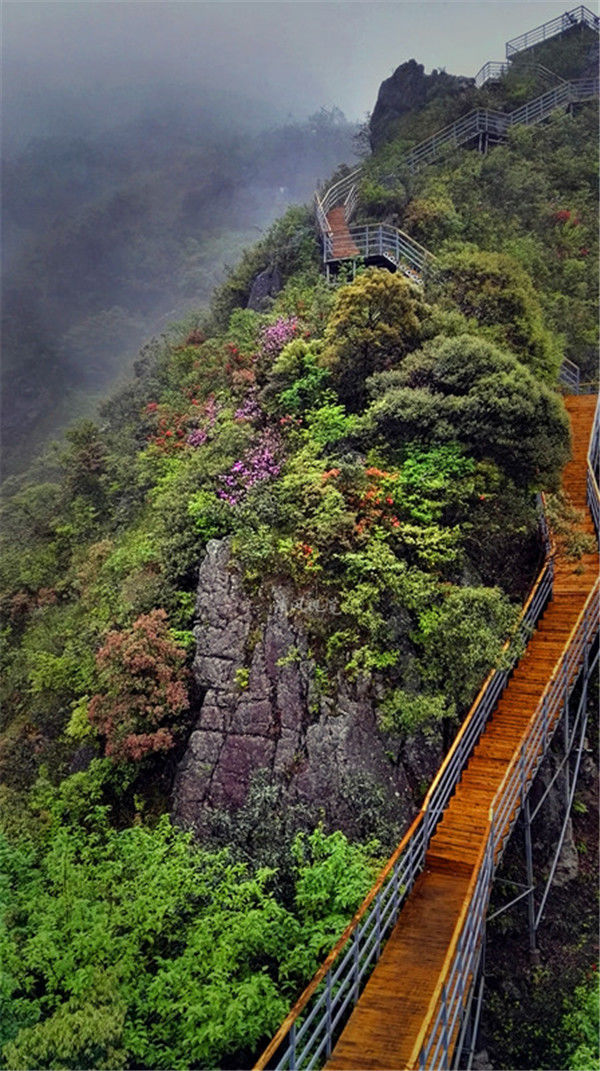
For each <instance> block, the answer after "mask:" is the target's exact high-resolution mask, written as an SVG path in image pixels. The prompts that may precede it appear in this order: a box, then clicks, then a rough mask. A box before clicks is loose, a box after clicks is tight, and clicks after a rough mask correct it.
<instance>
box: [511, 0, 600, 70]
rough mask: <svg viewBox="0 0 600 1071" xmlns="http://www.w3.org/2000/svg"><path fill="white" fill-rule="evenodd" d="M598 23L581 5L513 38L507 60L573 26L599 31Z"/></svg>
mask: <svg viewBox="0 0 600 1071" xmlns="http://www.w3.org/2000/svg"><path fill="white" fill-rule="evenodd" d="M598 21H599V20H598V16H597V15H594V14H593V12H591V11H590V10H589V9H588V8H587V7H584V6H583V4H580V5H579V6H578V7H574V8H572V10H571V11H565V12H564V14H563V15H558V16H557V17H556V18H555V19H550V20H549V21H548V22H543V23H542V24H541V26H536V27H535V29H533V30H528V31H527V33H522V34H520V35H519V37H513V38H512V40H511V41H507V42H506V58H507V59H510V57H511V56H514V55H515V53H517V52H523V51H524V50H525V49H527V48H533V46H534V45H539V44H541V42H542V41H547V40H548V39H549V38H550V37H556V36H557V35H558V34H561V33H565V32H566V31H567V30H570V29H571V28H572V27H573V26H584V25H585V26H588V27H589V28H590V29H592V30H596V31H598Z"/></svg>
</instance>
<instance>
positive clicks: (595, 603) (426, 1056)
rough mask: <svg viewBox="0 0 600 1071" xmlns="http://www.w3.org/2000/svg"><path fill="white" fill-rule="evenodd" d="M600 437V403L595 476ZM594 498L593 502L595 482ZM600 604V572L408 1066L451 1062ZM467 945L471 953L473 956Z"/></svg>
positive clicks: (481, 865)
mask: <svg viewBox="0 0 600 1071" xmlns="http://www.w3.org/2000/svg"><path fill="white" fill-rule="evenodd" d="M599 439H600V410H599V408H598V406H597V407H596V413H595V416H594V424H593V429H592V435H591V438H590V448H589V452H588V474H589V472H590V470H591V471H593V460H592V459H593V458H594V456H595V455H596V454H597V453H598V452H599V450H600V445H599ZM592 494H593V497H594V498H595V505H596V510H597V511H598V510H599V509H600V491H599V490H598V484H597V482H595V481H594V485H593V490H592ZM588 503H589V504H590V508H591V507H592V503H591V500H590V488H589V485H588ZM599 610H600V578H597V579H596V582H595V584H594V586H593V588H592V590H591V592H590V594H589V595H588V598H587V599H586V602H585V605H584V607H583V609H582V610H581V613H580V614H579V617H578V618H577V621H576V623H575V625H574V626H573V628H572V630H571V632H570V634H569V637H568V639H567V642H566V644H565V646H564V647H563V651H562V653H561V655H560V657H559V659H558V660H557V662H556V663H555V666H554V669H553V670H552V673H551V674H550V678H549V680H548V682H547V684H546V686H545V688H544V690H543V693H542V695H541V696H540V699H539V702H538V704H537V706H536V709H535V711H534V713H533V714H532V716H531V718H530V720H529V722H528V725H527V726H526V728H525V730H524V732H523V736H522V740H521V746H520V748H519V750H518V752H517V753H516V754H515V755H514V756H513V758H512V759H511V761H510V763H509V765H508V767H507V770H506V772H505V774H504V777H503V779H502V782H501V783H500V786H499V787H498V789H497V791H496V793H495V795H494V798H493V800H492V803H491V805H490V809H489V812H488V825H487V835H486V838H485V843H483V844H482V846H481V849H480V852H479V855H478V859H477V862H476V865H475V872H476V873H477V885H476V886H475V889H476V892H474V893H473V895H472V896H470V897H469V903H468V910H466V911H464V910H463V912H462V913H461V916H460V918H459V920H458V922H457V925H456V927H455V931H454V934H453V938H452V942H451V944H450V946H449V949H448V953H447V955H446V959H445V961H444V967H443V969H442V971H441V973H440V977H439V979H438V984H437V987H436V990H435V993H434V995H433V997H432V1000H431V1002H430V1005H429V1010H428V1013H427V1015H426V1016H425V1019H424V1021H423V1024H422V1026H421V1030H420V1032H419V1035H418V1037H417V1040H416V1043H415V1047H414V1049H413V1053H412V1055H411V1059H410V1061H409V1067H416V1066H417V1065H418V1066H419V1067H420V1068H426V1067H433V1068H435V1067H439V1066H440V1065H441V1064H444V1066H447V1064H448V1058H449V1055H450V1053H451V1044H452V1037H453V1032H454V1030H455V1029H456V1027H457V1024H458V1022H459V1019H460V1016H461V1014H462V1009H463V1007H464V1000H465V994H466V992H467V991H468V980H469V978H470V977H471V978H472V977H473V970H472V964H473V960H474V958H475V955H476V951H477V949H478V948H479V946H480V945H481V942H482V940H483V934H484V930H485V915H486V910H487V902H488V900H489V895H490V891H491V885H492V881H493V877H494V872H495V870H496V868H497V866H498V864H499V862H500V859H501V857H502V853H503V851H504V847H505V844H506V842H507V839H508V835H509V833H510V831H511V829H512V827H513V825H514V823H515V821H516V819H517V817H518V814H519V811H520V808H521V806H522V805H523V803H524V801H525V797H526V795H527V791H528V787H529V785H530V783H531V781H532V780H533V778H534V776H535V774H536V772H537V769H538V767H539V765H540V763H541V762H542V759H543V757H544V755H545V754H546V752H547V750H548V747H549V744H550V741H551V739H552V736H553V734H554V731H555V729H556V725H557V724H558V721H559V715H560V710H561V709H562V704H563V702H564V698H565V690H566V689H568V690H570V689H571V688H572V687H573V685H574V683H575V681H576V679H577V677H578V675H579V672H580V670H581V668H582V666H584V665H585V661H586V650H587V649H588V647H589V645H590V644H591V641H592V640H593V639H594V637H595V635H596V633H597V632H598V612H599ZM465 948H466V949H467V953H468V954H467V955H466V956H465V952H464V950H465Z"/></svg>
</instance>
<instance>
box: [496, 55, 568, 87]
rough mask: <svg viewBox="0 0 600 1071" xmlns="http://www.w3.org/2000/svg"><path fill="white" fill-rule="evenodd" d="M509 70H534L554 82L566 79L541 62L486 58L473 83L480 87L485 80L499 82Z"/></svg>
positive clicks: (519, 71) (544, 78) (545, 79)
mask: <svg viewBox="0 0 600 1071" xmlns="http://www.w3.org/2000/svg"><path fill="white" fill-rule="evenodd" d="M509 71H516V72H517V73H518V74H521V73H522V72H523V71H534V72H535V74H537V75H539V76H541V78H542V79H543V80H544V81H546V82H548V81H552V82H555V83H560V82H565V81H566V79H565V78H562V77H561V75H560V74H556V71H551V70H550V68H549V67H544V65H543V63H527V62H525V63H517V64H515V63H513V62H511V61H510V60H488V62H487V63H484V65H483V67H480V68H479V70H478V71H477V74H476V75H475V85H476V87H477V89H481V87H482V86H484V85H485V84H486V82H499V81H500V79H501V78H503V77H504V75H505V74H508V72H509Z"/></svg>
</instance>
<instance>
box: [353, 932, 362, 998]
mask: <svg viewBox="0 0 600 1071" xmlns="http://www.w3.org/2000/svg"><path fill="white" fill-rule="evenodd" d="M359 967H360V963H359V949H358V929H356V930H355V931H354V948H353V949H352V975H353V981H352V996H353V1000H354V1003H355V1004H356V1002H357V1000H358V986H359V981H360V979H359V977H358V972H359Z"/></svg>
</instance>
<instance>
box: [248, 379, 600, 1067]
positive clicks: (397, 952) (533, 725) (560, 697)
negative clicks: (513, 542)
mask: <svg viewBox="0 0 600 1071" xmlns="http://www.w3.org/2000/svg"><path fill="white" fill-rule="evenodd" d="M566 404H567V409H568V412H569V414H570V418H571V425H572V436H573V456H572V460H571V461H570V462H569V463H568V465H567V466H566V468H565V470H564V473H563V489H564V490H565V491H566V492H567V494H568V495H569V496H570V497H571V499H572V501H573V503H574V505H575V506H576V507H578V508H579V509H581V510H582V520H581V523H580V529H581V531H582V532H585V533H587V534H588V535H589V534H592V533H594V534H595V537H596V547H595V549H594V551H593V553H586V554H584V555H583V557H582V558H581V560H580V561H577V562H573V561H570V560H569V559H568V558H567V557H566V555H564V554H563V553H560V552H557V550H556V548H555V546H554V543H553V541H552V536H551V533H550V532H549V531H548V530H547V527H545V522H544V519H543V513H542V514H541V523H542V527H543V531H544V533H545V544H546V557H545V561H544V564H543V567H542V569H541V571H540V574H539V576H538V578H537V581H536V583H535V585H534V587H533V590H532V592H531V594H530V596H529V598H528V600H527V602H526V603H525V606H524V608H523V613H522V617H521V626H520V632H521V635H522V637H523V638H526V636H527V635H528V634H529V633H530V631H531V628H532V627H534V626H536V627H535V632H534V633H533V636H532V637H531V639H530V640H529V642H528V644H527V647H526V650H525V653H524V655H523V657H522V658H521V659H520V661H519V662H518V663H517V664H516V668H514V670H513V671H512V674H511V673H510V671H509V670H497V671H495V672H492V673H491V674H490V675H489V677H488V679H487V680H486V682H485V684H484V685H483V687H482V689H481V692H480V693H479V695H478V697H477V699H476V700H475V703H474V704H473V706H472V708H471V710H470V712H469V714H468V716H467V718H466V719H465V722H464V723H463V725H462V727H461V729H460V731H459V733H458V736H457V738H456V740H455V742H454V744H453V746H452V748H451V750H450V752H449V753H448V755H447V756H446V759H445V760H444V763H443V764H442V767H441V768H440V771H439V773H438V775H437V777H436V778H435V780H434V782H433V784H432V786H431V788H430V790H429V792H428V794H427V797H426V799H425V802H424V804H423V807H422V809H421V812H420V813H419V815H418V816H417V818H416V820H415V821H414V823H413V825H412V826H411V828H410V829H409V831H408V833H407V834H406V836H405V837H404V839H403V840H402V841H401V843H400V845H399V846H398V848H397V849H396V851H395V852H394V854H393V855H392V856H391V858H390V859H389V860H388V862H387V864H386V866H385V867H384V869H383V871H382V872H381V874H380V876H379V878H378V880H377V882H376V884H375V886H374V887H373V889H372V890H371V892H370V893H369V895H368V896H367V898H366V900H365V902H364V903H363V905H362V907H361V908H360V909H359V911H358V912H357V914H356V915H355V917H354V919H353V920H352V922H351V923H350V925H349V927H348V928H347V930H346V932H345V933H344V935H343V936H342V938H341V939H340V941H339V942H338V944H337V945H336V946H335V948H334V949H333V950H332V952H331V953H330V955H329V956H328V958H327V959H326V961H325V963H324V964H323V966H322V967H321V969H320V970H319V971H318V972H317V974H316V975H315V977H314V979H313V981H312V982H311V983H310V985H309V986H308V987H307V989H306V990H305V992H304V994H303V995H302V997H301V998H300V1000H299V1001H298V1002H297V1004H296V1005H295V1007H294V1008H293V1009H292V1011H291V1012H290V1014H289V1015H288V1017H287V1018H286V1020H285V1021H284V1023H283V1024H282V1026H281V1028H280V1030H279V1031H278V1033H277V1034H276V1035H275V1037H274V1038H273V1040H272V1042H271V1044H270V1045H269V1046H268V1048H267V1049H266V1050H265V1052H264V1053H263V1055H262V1056H261V1058H260V1060H259V1061H258V1063H257V1064H256V1071H258V1069H262V1068H267V1067H275V1068H288V1069H290V1071H293V1069H301V1068H302V1069H303V1068H306V1069H309V1068H313V1067H320V1066H322V1065H323V1064H325V1066H326V1068H328V1069H331V1071H334V1069H335V1071H342V1069H347V1071H350V1069H365V1071H366V1069H370V1071H376V1069H382V1071H383V1069H388V1071H389V1069H392V1068H393V1069H396V1071H401V1069H413V1068H434V1069H439V1068H447V1067H450V1066H452V1058H453V1053H454V1049H455V1048H456V1046H457V1042H458V1038H459V1035H460V1034H461V1031H462V1028H463V1025H464V1022H465V1018H466V1013H467V1009H468V1005H469V1001H470V998H471V994H472V990H473V985H474V981H475V978H476V976H477V972H478V966H479V961H480V957H481V950H482V945H483V938H484V932H485V921H486V914H487V906H488V901H489V896H490V891H491V887H492V883H493V879H494V874H495V871H496V868H497V866H498V864H499V862H500V859H501V858H502V854H503V851H504V848H505V846H506V843H507V841H508V838H509V836H510V833H511V830H512V828H513V826H514V824H515V822H516V820H517V818H518V816H519V814H520V813H521V810H522V809H525V810H526V812H527V815H528V814H529V812H528V808H529V802H528V793H529V788H530V786H531V784H532V782H533V780H534V778H535V774H536V772H537V770H538V768H539V766H540V764H541V762H542V760H543V758H544V756H545V755H546V753H547V751H548V748H549V747H550V743H551V741H552V738H553V736H554V734H555V732H556V729H557V727H558V724H559V723H560V722H561V720H562V724H563V728H564V727H565V726H566V737H567V738H570V740H571V746H572V744H573V740H574V739H575V736H576V733H577V732H579V733H581V739H583V731H584V729H585V717H586V693H587V680H588V678H589V675H590V673H591V671H592V669H593V667H594V666H595V664H596V662H597V659H598V653H597V643H596V640H597V636H598V611H599V607H600V578H599V576H598V565H599V560H598V549H597V536H598V525H599V522H600V492H599V490H598V482H597V477H596V474H595V472H596V469H597V464H598V459H599V455H600V417H599V410H598V406H597V399H596V397H595V396H593V395H571V396H569V397H568V398H567V399H566ZM588 446H589V449H588ZM594 652H595V653H594ZM574 696H575V701H573V700H574ZM570 707H572V708H573V709H570ZM574 782H575V777H574V779H573V787H572V790H573V791H574V787H575V786H574ZM529 891H530V893H532V890H529ZM544 903H545V900H544V901H543V902H542V905H541V906H540V908H539V911H538V916H537V922H536V923H535V925H537V924H538V923H539V920H540V918H541V914H542V911H543V906H544ZM530 904H531V907H532V910H533V908H534V901H533V899H531V901H530ZM367 979H368V980H367ZM365 983H366V984H365ZM363 987H364V988H363ZM353 1006H354V1010H353V1011H352V1008H353ZM348 1015H349V1019H348ZM346 1019H347V1020H348V1021H347V1023H346V1025H345V1027H344V1023H345V1022H346ZM342 1027H343V1029H342Z"/></svg>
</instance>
